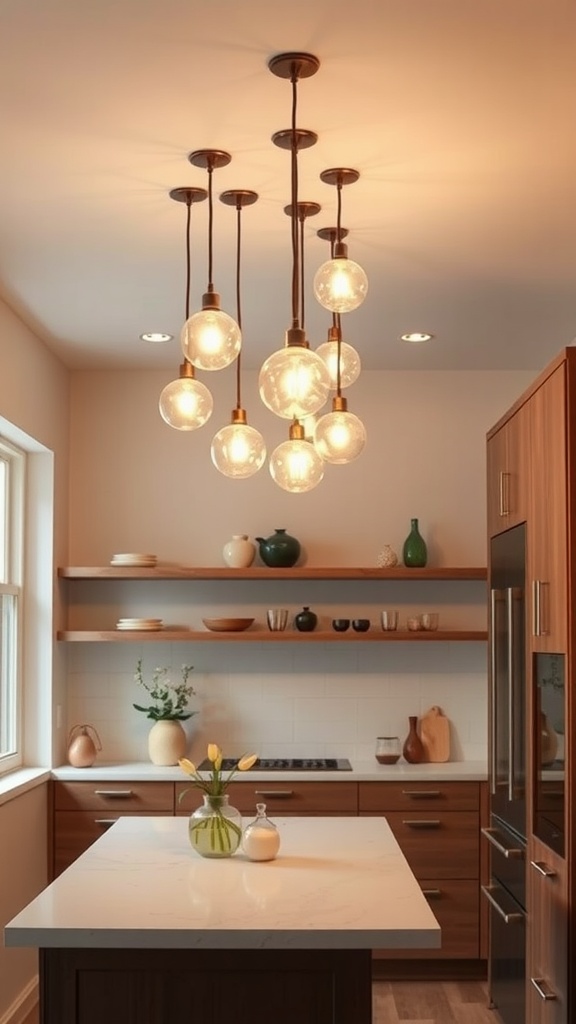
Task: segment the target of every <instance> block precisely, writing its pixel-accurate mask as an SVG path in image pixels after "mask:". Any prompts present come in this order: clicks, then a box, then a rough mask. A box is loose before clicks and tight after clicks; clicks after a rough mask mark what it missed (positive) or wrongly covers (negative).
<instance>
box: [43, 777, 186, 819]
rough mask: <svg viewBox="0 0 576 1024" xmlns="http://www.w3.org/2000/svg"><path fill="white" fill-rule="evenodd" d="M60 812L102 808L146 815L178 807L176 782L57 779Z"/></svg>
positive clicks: (57, 799) (56, 798)
mask: <svg viewBox="0 0 576 1024" xmlns="http://www.w3.org/2000/svg"><path fill="white" fill-rule="evenodd" d="M54 807H55V810H57V811H80V810H85V811H100V810H103V809H107V810H112V811H115V812H116V811H117V812H118V814H125V813H126V812H127V811H133V812H139V813H141V814H146V813H148V812H156V811H170V812H172V811H173V809H174V783H172V782H102V783H100V782H61V781H59V780H55V781H54Z"/></svg>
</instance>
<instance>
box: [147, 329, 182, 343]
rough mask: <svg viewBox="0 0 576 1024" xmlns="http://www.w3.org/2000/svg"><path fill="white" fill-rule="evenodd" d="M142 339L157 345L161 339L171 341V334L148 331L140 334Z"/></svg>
mask: <svg viewBox="0 0 576 1024" xmlns="http://www.w3.org/2000/svg"><path fill="white" fill-rule="evenodd" d="M140 337H141V338H142V341H152V342H154V344H156V345H158V344H160V343H161V342H163V341H172V338H173V337H174V335H173V334H164V333H163V332H162V331H150V332H149V333H148V334H141V335H140Z"/></svg>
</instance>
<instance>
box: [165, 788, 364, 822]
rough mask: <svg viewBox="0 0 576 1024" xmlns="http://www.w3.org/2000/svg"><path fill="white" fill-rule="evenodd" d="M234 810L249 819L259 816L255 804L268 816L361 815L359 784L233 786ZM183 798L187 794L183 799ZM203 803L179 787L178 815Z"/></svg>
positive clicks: (230, 790) (196, 794) (192, 791)
mask: <svg viewBox="0 0 576 1024" xmlns="http://www.w3.org/2000/svg"><path fill="white" fill-rule="evenodd" d="M226 792H227V793H228V796H229V798H230V803H231V804H232V806H233V807H237V808H238V810H239V811H241V813H242V814H243V815H244V816H245V817H246V816H250V815H252V816H254V817H255V816H256V804H257V803H264V804H266V813H267V814H270V816H273V815H275V814H276V815H294V814H333V815H339V814H343V815H346V814H348V815H353V816H356V815H357V814H358V783H357V782H274V781H268V782H256V783H253V782H252V783H251V782H231V783H230V785H229V786H228V789H227V790H226ZM181 794H185V795H184V796H183V797H182V799H181V798H180V797H181ZM201 803H202V793H201V791H200V790H199V789H196V788H194V787H193V786H192V787H191V786H190V785H189V784H187V783H186V782H177V783H176V814H191V812H192V811H193V810H195V809H196V807H199V806H200V804H201Z"/></svg>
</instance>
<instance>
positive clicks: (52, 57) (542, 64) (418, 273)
mask: <svg viewBox="0 0 576 1024" xmlns="http://www.w3.org/2000/svg"><path fill="white" fill-rule="evenodd" d="M575 46H576V4H575V3H574V2H573V0H482V2H481V3H478V2H474V0H355V2H352V3H351V2H346V3H345V2H343V0H286V2H284V3H281V2H280V0H244V2H243V3H240V2H239V0H41V2H39V0H0V138H1V152H2V164H1V167H2V170H1V183H2V187H1V189H0V296H1V297H3V298H4V300H5V301H6V302H7V303H8V304H9V305H10V306H11V307H12V308H13V309H14V310H15V311H16V312H17V313H18V314H19V316H20V317H21V318H22V319H23V320H24V321H25V322H26V323H28V324H29V325H30V326H31V327H32V328H33V329H34V330H35V331H36V332H37V333H38V334H39V335H40V336H41V337H42V338H44V339H45V340H46V342H47V343H48V345H49V346H50V347H51V348H53V349H54V351H55V352H57V353H58V354H59V355H60V356H61V358H62V359H63V360H64V361H65V362H66V363H67V364H68V365H69V366H71V367H83V368H108V367H109V368H114V367H116V368H121V367H124V368H127V367H134V366H136V367H141V368H167V369H168V368H173V369H174V370H176V369H177V367H178V364H179V363H180V361H181V352H180V345H179V341H178V335H179V331H180V328H181V326H182V323H183V320H184V309H185V248H184V241H185V219H186V208H185V206H183V205H181V204H179V203H174V202H172V201H171V200H170V199H169V197H168V192H169V190H170V189H172V188H174V187H175V186H182V185H199V186H205V185H206V173H205V172H204V171H202V170H201V169H198V168H196V167H193V166H191V165H190V163H189V162H188V159H187V157H188V153H189V152H190V151H191V150H194V149H200V148H207V147H213V148H220V149H225V150H228V151H229V152H230V153H231V154H232V161H231V163H230V165H229V166H228V167H227V168H224V169H221V170H218V171H216V172H215V173H214V191H215V195H216V196H217V195H219V193H220V192H221V191H223V190H224V189H230V188H248V189H254V190H256V191H257V192H258V193H259V195H260V200H259V202H258V203H257V204H256V205H255V206H253V207H250V208H249V209H246V210H245V211H244V213H243V215H242V216H243V220H242V223H243V237H244V244H243V264H242V266H243V326H244V355H243V365H245V366H246V367H256V366H258V365H259V364H260V362H261V361H262V359H263V358H264V357H265V356H266V355H267V354H269V353H270V352H271V351H273V350H275V349H277V348H279V347H280V346H281V344H282V343H283V340H284V332H285V330H286V328H287V327H289V326H290V318H291V307H290V301H291V296H290V276H291V250H290V224H289V220H288V218H287V217H286V216H285V214H284V212H283V208H284V206H285V204H286V203H288V202H289V201H290V185H289V182H290V176H289V173H290V167H289V165H290V158H289V154H288V153H287V152H286V151H283V150H281V149H278V148H277V147H275V146H274V145H273V144H272V143H271V141H270V139H271V136H272V134H273V133H274V132H275V131H277V130H279V129H282V128H288V127H289V125H290V110H291V89H290V84H289V82H286V81H283V80H282V79H279V78H277V77H275V76H273V75H272V74H271V73H270V72H269V71H268V68H267V61H268V58H269V57H270V56H271V55H273V54H275V53H278V52H280V51H286V50H303V51H308V52H312V53H314V54H316V55H317V56H318V58H319V59H320V61H321V67H320V71H319V72H318V74H317V75H316V76H315V77H314V78H310V79H307V80H304V81H302V82H301V83H300V85H299V90H298V107H299V117H298V123H299V126H300V127H303V128H308V129H313V130H315V131H316V132H317V133H318V135H319V141H318V144H317V146H316V147H315V148H313V149H309V150H306V151H305V152H302V153H301V154H300V160H299V164H300V182H301V183H300V191H299V198H300V199H301V200H315V201H317V202H319V203H321V205H322V211H321V213H320V214H319V215H318V217H316V218H314V219H310V220H309V221H308V222H307V225H306V260H305V265H306V271H307V278H309V279H310V281H311V278H312V276H313V271H314V269H315V267H316V266H317V265H319V264H320V263H321V262H323V261H324V260H325V259H327V258H328V255H329V247H328V243H326V242H323V241H321V240H320V239H319V238H318V237H317V236H316V231H317V229H318V228H320V227H325V226H332V225H333V224H334V223H335V218H336V192H335V189H334V188H330V187H329V186H327V185H325V184H323V183H322V182H321V181H320V179H319V173H320V171H321V170H322V169H324V168H327V167H335V166H349V167H355V168H357V169H358V170H359V171H360V174H361V177H360V180H359V182H358V183H357V184H356V185H353V186H351V187H349V188H346V189H344V190H343V215H342V223H343V225H344V226H346V227H347V228H349V230H350V235H349V238H348V242H349V248H350V255H351V257H353V258H354V259H356V260H358V262H360V263H361V264H362V265H363V266H364V268H365V269H366V271H367V273H368V276H369V281H370V289H369V294H368V298H367V300H366V302H365V303H364V305H363V306H362V307H361V309H359V310H358V311H356V312H355V313H351V314H348V316H346V317H343V326H344V337H345V339H346V340H348V341H350V342H351V343H352V344H354V345H356V347H357V348H358V349H359V351H360V353H361V355H362V359H363V364H364V366H365V367H367V368H372V369H386V368H394V369H402V368H418V369H465V368H472V369H475V368H477V369H481V368H523V369H524V368H525V369H539V368H540V367H541V366H544V365H545V364H546V362H547V361H548V360H549V359H550V358H552V357H553V356H554V355H555V354H556V353H557V352H558V351H559V350H560V349H561V348H562V347H564V346H565V345H567V344H570V343H571V341H572V340H573V339H574V338H575V336H576V174H575V172H576V132H575V127H574V125H575V122H574V111H575V110H576V63H575V61H574V52H575ZM214 231H215V236H214V282H215V285H216V288H217V290H218V291H220V293H221V295H222V305H223V307H224V308H225V309H226V310H227V311H229V312H230V313H232V314H235V291H234V259H235V256H234V246H235V238H234V236H235V213H234V210H233V209H230V208H229V207H225V206H224V205H222V204H221V203H219V202H215V208H214ZM206 236H207V204H206V203H204V204H202V205H198V206H196V207H194V208H193V212H192V247H193V256H192V272H193V277H192V301H191V310H192V311H194V310H195V309H196V308H198V307H199V305H200V302H201V295H202V292H203V291H204V290H205V287H206ZM305 320H306V327H307V333H308V336H309V338H310V342H311V345H312V346H313V347H315V346H316V345H317V344H319V343H320V342H321V341H323V340H324V339H325V337H326V332H327V329H328V326H329V320H330V315H329V314H328V313H326V311H324V310H321V309H320V307H318V306H317V303H316V302H315V300H313V298H312V297H311V295H309V294H306V316H305ZM151 330H163V331H168V332H170V333H172V334H173V335H174V336H175V340H173V341H172V342H170V343H169V344H167V345H150V344H148V345H147V344H145V343H143V342H142V341H140V340H139V335H140V334H141V333H142V332H144V331H151ZM420 330H422V331H423V330H426V331H430V332H432V333H434V334H435V336H436V337H435V340H434V341H433V342H431V343H429V344H428V345H426V346H422V345H421V346H415V345H407V344H406V343H402V342H400V341H399V340H398V337H399V335H400V334H402V333H403V332H405V331H420Z"/></svg>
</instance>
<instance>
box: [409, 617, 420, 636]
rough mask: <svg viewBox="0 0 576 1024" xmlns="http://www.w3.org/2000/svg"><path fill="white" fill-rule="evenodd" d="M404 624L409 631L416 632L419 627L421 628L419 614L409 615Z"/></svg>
mask: <svg viewBox="0 0 576 1024" xmlns="http://www.w3.org/2000/svg"><path fill="white" fill-rule="evenodd" d="M406 625H407V627H408V629H409V630H410V632H411V633H417V632H418V631H419V630H420V629H422V626H421V625H420V616H419V615H414V616H411V617H410V618H409V619H408V621H407V623H406Z"/></svg>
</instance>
